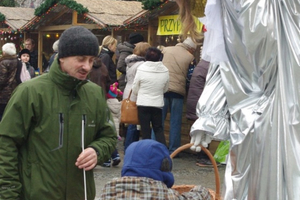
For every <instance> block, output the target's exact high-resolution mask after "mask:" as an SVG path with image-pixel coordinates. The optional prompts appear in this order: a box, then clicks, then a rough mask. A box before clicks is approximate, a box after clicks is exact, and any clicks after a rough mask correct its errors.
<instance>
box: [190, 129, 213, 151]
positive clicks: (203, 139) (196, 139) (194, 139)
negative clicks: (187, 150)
mask: <svg viewBox="0 0 300 200" xmlns="http://www.w3.org/2000/svg"><path fill="white" fill-rule="evenodd" d="M212 139H213V138H212V137H211V136H209V135H207V134H205V133H203V132H202V131H199V132H196V133H194V134H193V135H192V136H191V142H190V143H192V144H194V145H193V146H191V150H192V151H196V152H200V151H201V147H200V146H199V145H200V144H201V145H202V146H203V147H205V148H206V147H207V146H208V144H209V143H210V142H211V141H212Z"/></svg>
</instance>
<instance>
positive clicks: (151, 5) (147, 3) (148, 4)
mask: <svg viewBox="0 0 300 200" xmlns="http://www.w3.org/2000/svg"><path fill="white" fill-rule="evenodd" d="M138 1H141V2H142V4H143V9H145V10H153V9H155V8H157V7H158V6H160V5H161V4H163V2H164V1H161V0H138Z"/></svg>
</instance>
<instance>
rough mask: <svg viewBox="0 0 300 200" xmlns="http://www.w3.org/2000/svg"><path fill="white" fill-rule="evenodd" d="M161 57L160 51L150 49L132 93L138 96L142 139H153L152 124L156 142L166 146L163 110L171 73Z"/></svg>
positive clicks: (138, 70) (137, 74) (140, 67)
mask: <svg viewBox="0 0 300 200" xmlns="http://www.w3.org/2000/svg"><path fill="white" fill-rule="evenodd" d="M161 57H162V53H161V51H160V50H159V49H157V48H155V47H150V48H149V49H148V50H147V53H146V56H145V59H146V62H144V63H143V64H141V65H140V66H139V67H138V69H137V73H136V76H135V79H134V82H133V86H132V92H133V93H134V94H135V95H137V101H136V104H137V106H138V116H139V121H140V125H141V132H142V139H151V127H150V123H151V125H152V128H153V131H154V134H155V138H156V140H157V141H158V142H161V143H162V144H164V145H166V140H165V136H164V132H163V127H162V108H163V106H164V96H163V95H164V93H165V92H166V91H167V90H168V86H169V71H168V69H167V68H166V66H165V65H164V64H163V63H162V62H161V61H160V59H161Z"/></svg>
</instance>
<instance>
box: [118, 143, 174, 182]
mask: <svg viewBox="0 0 300 200" xmlns="http://www.w3.org/2000/svg"><path fill="white" fill-rule="evenodd" d="M171 170H172V160H171V158H170V155H169V150H168V149H167V147H166V146H165V145H163V144H162V143H159V142H157V141H155V140H151V139H144V140H140V141H137V142H133V143H131V144H130V145H129V146H128V148H127V149H126V152H125V157H124V164H123V168H122V171H121V176H122V177H123V176H135V177H147V178H152V179H154V180H157V181H162V182H164V183H165V184H166V185H167V187H168V188H170V187H172V186H173V184H174V176H173V174H172V172H171Z"/></svg>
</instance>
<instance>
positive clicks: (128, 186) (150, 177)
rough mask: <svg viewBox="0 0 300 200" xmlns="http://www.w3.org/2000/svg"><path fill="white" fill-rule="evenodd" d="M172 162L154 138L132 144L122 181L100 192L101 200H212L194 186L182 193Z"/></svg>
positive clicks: (167, 153)
mask: <svg viewBox="0 0 300 200" xmlns="http://www.w3.org/2000/svg"><path fill="white" fill-rule="evenodd" d="M172 165H173V164H172V159H171V157H170V155H169V150H168V149H167V147H166V146H165V145H163V144H162V143H160V142H157V141H155V140H151V139H145V140H140V141H137V142H133V143H131V144H130V145H129V146H128V148H127V149H126V153H125V157H124V164H123V168H122V171H121V176H122V177H121V178H114V179H112V180H111V181H109V182H108V183H106V184H105V186H104V187H103V189H102V190H101V196H100V200H101V199H105V200H108V199H116V198H117V199H118V200H121V199H131V200H139V199H155V200H168V199H173V200H176V199H178V200H179V199H201V200H204V199H205V200H208V199H210V195H209V192H208V190H207V189H206V188H204V187H202V186H195V187H194V188H193V189H192V190H191V191H190V192H185V193H182V194H180V193H179V192H177V191H176V190H173V189H172V188H171V187H172V186H173V184H174V176H173V174H172V172H171V170H172Z"/></svg>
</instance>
